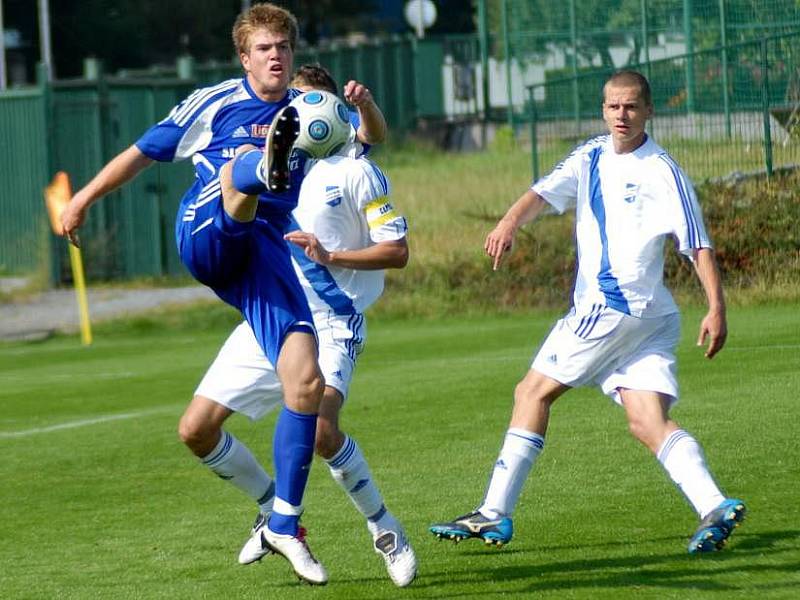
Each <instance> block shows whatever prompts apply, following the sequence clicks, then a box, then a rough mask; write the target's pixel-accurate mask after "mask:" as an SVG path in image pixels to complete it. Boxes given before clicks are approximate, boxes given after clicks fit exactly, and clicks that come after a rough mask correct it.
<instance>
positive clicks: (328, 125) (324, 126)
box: [290, 90, 353, 158]
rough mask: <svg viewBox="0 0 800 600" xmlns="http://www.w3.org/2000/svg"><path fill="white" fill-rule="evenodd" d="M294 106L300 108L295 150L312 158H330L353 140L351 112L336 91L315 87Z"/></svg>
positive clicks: (293, 101) (297, 100) (295, 101)
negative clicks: (315, 88)
mask: <svg viewBox="0 0 800 600" xmlns="http://www.w3.org/2000/svg"><path fill="white" fill-rule="evenodd" d="M290 105H291V106H294V107H295V108H296V109H297V116H298V118H299V119H300V134H299V135H298V136H297V140H295V142H294V147H295V149H299V150H301V151H303V152H305V153H307V154H308V155H309V156H310V157H312V158H327V157H329V156H333V155H334V154H337V153H338V152H339V151H341V150H342V148H344V146H345V145H347V144H348V143H349V142H351V141H352V139H353V128H352V126H351V125H350V118H349V116H350V115H349V112H348V110H347V107H346V106H345V105H344V103H343V102H342V101H341V100H339V98H338V97H337V96H336V95H335V94H331V93H330V92H324V91H321V90H312V91H310V92H305V93H303V94H301V95H299V96H297V97H296V98H295V99H294V100H292V101H291V103H290Z"/></svg>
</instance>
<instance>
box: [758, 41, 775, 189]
mask: <svg viewBox="0 0 800 600" xmlns="http://www.w3.org/2000/svg"><path fill="white" fill-rule="evenodd" d="M768 67H769V60H768V56H767V40H766V39H764V38H762V39H761V74H762V75H761V106H762V109H763V113H764V163H765V165H766V169H767V178H768V179H769V178H771V177H772V130H771V129H770V122H769V74H768V72H767V68H768Z"/></svg>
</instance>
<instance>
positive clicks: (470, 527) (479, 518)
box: [430, 511, 514, 547]
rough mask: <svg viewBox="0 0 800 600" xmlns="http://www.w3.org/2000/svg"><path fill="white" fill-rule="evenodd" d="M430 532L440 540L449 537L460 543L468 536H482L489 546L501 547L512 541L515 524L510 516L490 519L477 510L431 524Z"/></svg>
mask: <svg viewBox="0 0 800 600" xmlns="http://www.w3.org/2000/svg"><path fill="white" fill-rule="evenodd" d="M430 532H431V533H432V534H434V535H435V536H436V537H437V538H439V539H440V540H442V539H444V538H448V539H451V540H453V541H454V542H456V543H458V542H460V541H461V540H465V539H467V538H480V539H482V540H483V541H484V542H485V543H486V545H487V546H491V545H495V546H498V547H500V546H502V545H503V544H507V543H508V542H510V541H511V537H512V536H513V535H514V525H513V523H512V522H511V519H510V518H508V517H500V518H497V519H490V518H488V517H484V516H483V515H482V514H481V513H479V512H478V511H475V512H471V513H469V514H466V515H463V516H461V517H458V518H457V519H455V520H454V521H450V522H448V523H436V524H434V525H431V527H430Z"/></svg>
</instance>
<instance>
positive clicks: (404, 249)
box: [392, 244, 408, 269]
mask: <svg viewBox="0 0 800 600" xmlns="http://www.w3.org/2000/svg"><path fill="white" fill-rule="evenodd" d="M407 264H408V246H407V245H405V244H403V245H402V246H398V247H397V249H396V250H395V252H394V256H393V257H392V268H393V269H402V268H404V267H405V266H406V265H407Z"/></svg>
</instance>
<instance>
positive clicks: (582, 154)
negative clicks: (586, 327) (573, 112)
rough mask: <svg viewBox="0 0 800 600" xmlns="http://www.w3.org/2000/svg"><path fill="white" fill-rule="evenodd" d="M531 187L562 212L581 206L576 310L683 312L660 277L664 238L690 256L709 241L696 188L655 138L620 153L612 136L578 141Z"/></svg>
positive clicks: (577, 229)
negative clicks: (606, 308)
mask: <svg viewBox="0 0 800 600" xmlns="http://www.w3.org/2000/svg"><path fill="white" fill-rule="evenodd" d="M531 189H532V190H533V191H535V192H536V193H537V194H539V195H540V196H542V197H543V198H544V199H545V200H546V201H547V202H548V203H549V204H551V205H552V206H553V207H554V208H555V209H556V210H557V211H558V212H559V213H563V212H564V211H565V210H567V209H568V208H571V207H573V206H574V207H575V210H576V224H575V236H576V239H577V251H578V274H577V280H576V282H575V293H574V298H573V302H574V306H575V307H576V309H578V311H579V312H581V310H582V309H583V308H586V307H589V306H590V305H593V304H598V305H605V306H609V307H611V308H614V309H616V310H618V311H620V312H623V313H625V314H629V315H633V316H636V317H657V316H662V315H666V314H670V313H674V312H677V311H678V308H677V306H676V305H675V301H674V300H673V298H672V295H671V294H670V293H669V290H667V288H666V287H665V286H664V283H663V272H664V242H665V240H666V238H667V236H673V237H674V238H675V240H676V245H677V248H678V250H679V251H680V252H682V253H684V254H686V255H687V256H689V257H690V258H691V257H692V255H693V252H694V251H695V250H697V249H699V248H710V247H711V243H710V241H709V239H708V235H707V234H706V231H705V227H704V225H703V219H702V216H701V213H700V208H699V206H698V203H697V197H696V196H695V193H694V189H693V187H692V185H691V183H690V182H689V180H688V178H687V177H686V176H685V175H684V173H683V171H681V169H680V167H678V165H677V164H676V163H675V161H674V160H673V159H672V158H671V157H670V156H669V155H668V154H667V153H666V151H665V150H664V149H663V148H661V147H660V146H659V145H658V144H656V143H655V142H654V141H653V140H652V139H651V138H649V137H648V138H647V140H646V141H645V142H644V143H643V144H642V145H641V146H639V148H637V149H636V150H634V151H633V152H629V153H625V154H617V153H616V152H615V151H614V146H613V142H612V139H611V136H610V135H604V136H600V137H597V138H594V139H592V140H589V141H588V142H586V143H585V144H582V145H581V146H579V147H578V148H577V149H576V150H575V151H573V152H572V154H570V155H569V156H568V157H567V158H566V159H565V160H564V161H563V162H562V163H560V164H559V165H558V166H556V168H555V169H554V170H553V171H552V172H551V173H550V174H549V175H547V176H545V177H543V178H542V179H540V180H539V181H537V182H536V183H535V184H534V185H533V186H532V187H531Z"/></svg>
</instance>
